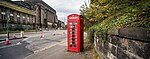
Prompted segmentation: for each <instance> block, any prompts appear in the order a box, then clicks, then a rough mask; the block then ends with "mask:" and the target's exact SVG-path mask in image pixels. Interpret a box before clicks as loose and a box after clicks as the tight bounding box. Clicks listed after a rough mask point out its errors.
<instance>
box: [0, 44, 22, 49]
mask: <svg viewBox="0 0 150 59" xmlns="http://www.w3.org/2000/svg"><path fill="white" fill-rule="evenodd" d="M17 45H21V43H20V42H18V43H16V44H11V45H6V46H2V47H0V49H3V48H8V47H13V46H17Z"/></svg>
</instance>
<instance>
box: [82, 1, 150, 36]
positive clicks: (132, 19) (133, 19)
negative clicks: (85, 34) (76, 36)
mask: <svg viewBox="0 0 150 59" xmlns="http://www.w3.org/2000/svg"><path fill="white" fill-rule="evenodd" d="M81 14H82V15H83V17H84V21H85V22H84V23H85V30H86V31H90V30H94V31H95V34H97V35H99V36H105V35H104V34H106V33H107V31H108V30H111V29H113V28H116V29H119V28H125V27H143V28H147V29H150V0H91V3H90V6H89V7H87V6H86V5H83V6H81ZM89 34H90V33H89Z"/></svg>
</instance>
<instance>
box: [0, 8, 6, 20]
mask: <svg viewBox="0 0 150 59" xmlns="http://www.w3.org/2000/svg"><path fill="white" fill-rule="evenodd" d="M1 17H2V20H6V12H5V9H4V8H3V9H1Z"/></svg>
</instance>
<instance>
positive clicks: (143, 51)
mask: <svg viewBox="0 0 150 59" xmlns="http://www.w3.org/2000/svg"><path fill="white" fill-rule="evenodd" d="M149 34H150V32H149V30H148V29H145V28H122V29H119V30H110V31H108V34H106V39H102V38H101V37H98V36H97V35H95V36H94V45H95V49H96V50H97V52H98V53H99V55H100V56H101V57H102V58H103V59H150V35H149Z"/></svg>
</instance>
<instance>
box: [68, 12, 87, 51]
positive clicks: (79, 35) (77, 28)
mask: <svg viewBox="0 0 150 59" xmlns="http://www.w3.org/2000/svg"><path fill="white" fill-rule="evenodd" d="M67 18H68V23H67V30H68V31H67V32H68V50H69V51H75V52H80V51H82V50H83V47H84V45H83V44H84V40H83V39H84V34H83V28H84V26H83V17H82V16H81V15H78V14H71V15H69V16H68V17H67Z"/></svg>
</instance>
